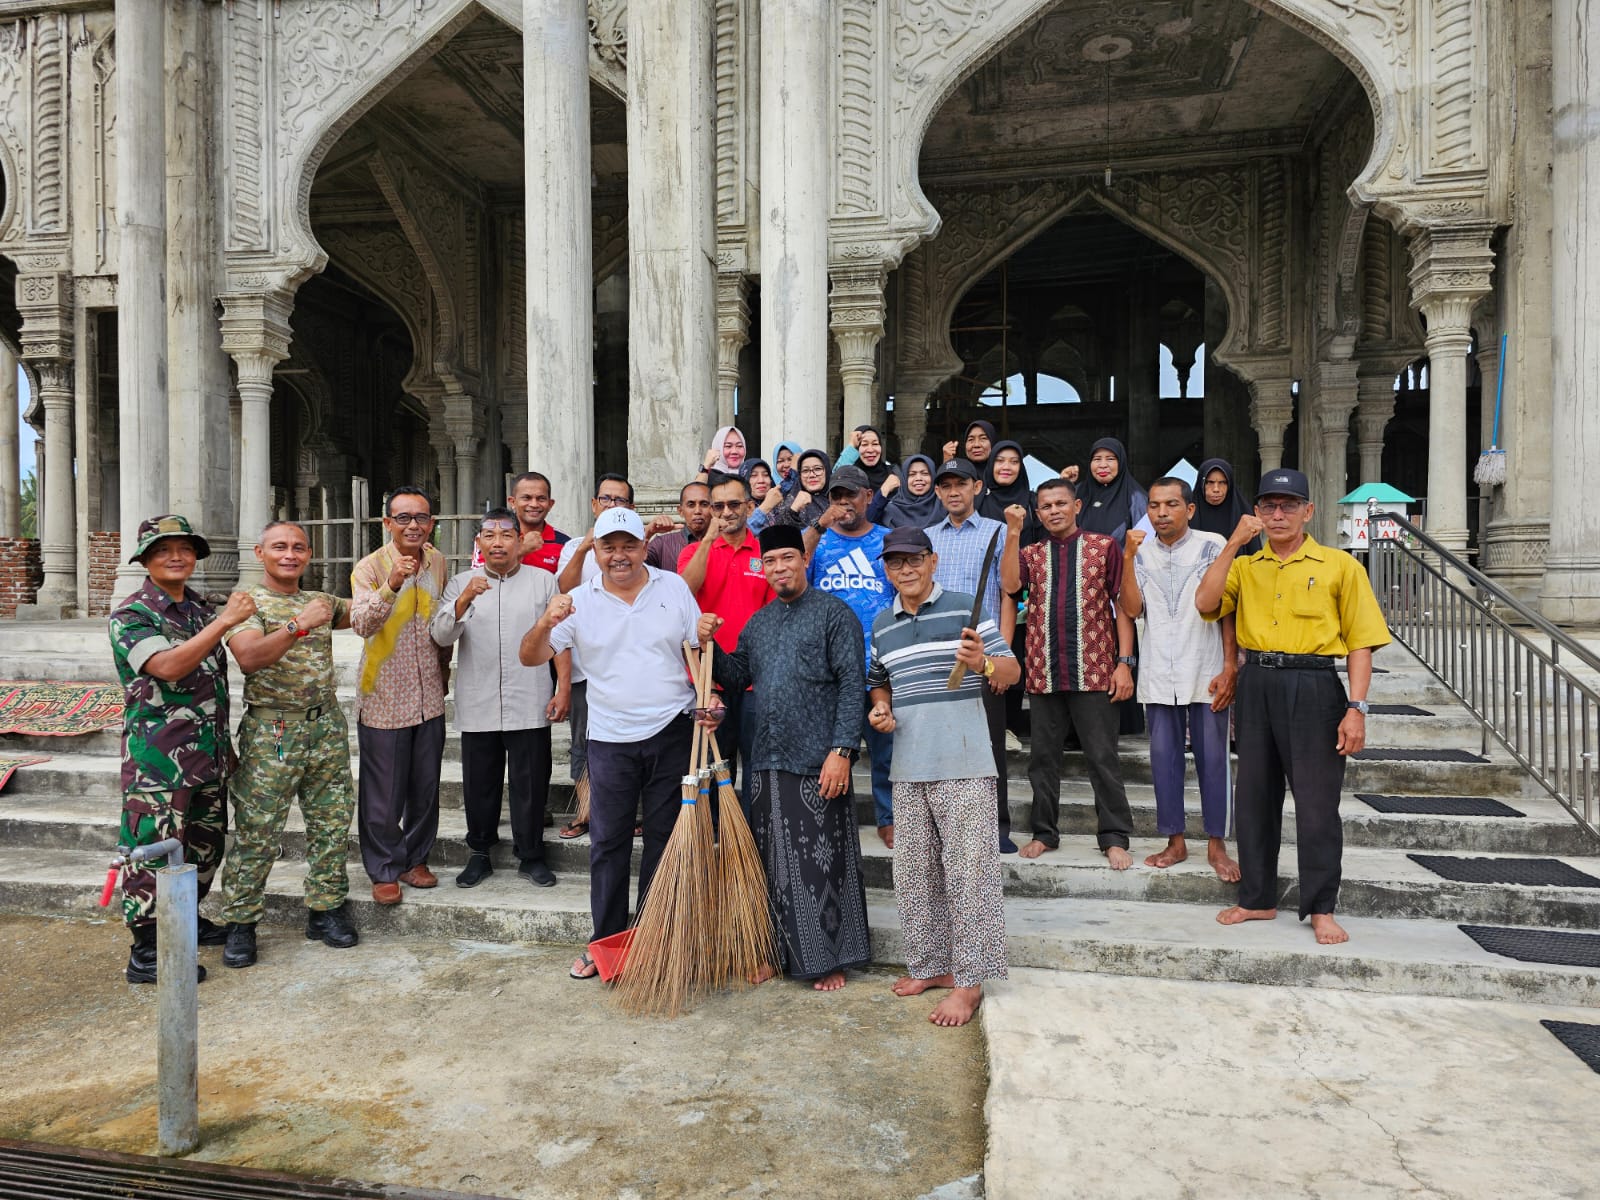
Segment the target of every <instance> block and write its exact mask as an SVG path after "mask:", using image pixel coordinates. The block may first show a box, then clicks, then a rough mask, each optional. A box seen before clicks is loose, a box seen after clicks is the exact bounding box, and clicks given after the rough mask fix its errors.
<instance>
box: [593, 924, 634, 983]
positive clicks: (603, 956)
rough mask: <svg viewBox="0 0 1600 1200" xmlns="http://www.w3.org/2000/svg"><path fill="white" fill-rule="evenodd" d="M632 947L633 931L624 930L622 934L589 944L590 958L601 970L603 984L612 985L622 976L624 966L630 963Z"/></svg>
mask: <svg viewBox="0 0 1600 1200" xmlns="http://www.w3.org/2000/svg"><path fill="white" fill-rule="evenodd" d="M632 945H633V930H632V929H624V930H623V931H622V932H621V933H613V934H611V935H610V936H609V937H603V938H599V939H598V940H596V941H593V942H590V943H589V957H590V958H592V959H594V965H595V966H597V967H599V968H600V979H601V982H603V983H610V982H611V981H612V980H614V979H615V978H616V977H617V976H618V975H621V974H622V967H623V964H624V963H626V962H627V961H628V948H629V947H630V946H632Z"/></svg>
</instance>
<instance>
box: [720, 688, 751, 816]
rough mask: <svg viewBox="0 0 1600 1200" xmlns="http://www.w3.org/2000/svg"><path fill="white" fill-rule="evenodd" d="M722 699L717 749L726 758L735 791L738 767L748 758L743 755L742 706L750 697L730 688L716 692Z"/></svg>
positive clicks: (746, 693) (748, 694)
mask: <svg viewBox="0 0 1600 1200" xmlns="http://www.w3.org/2000/svg"><path fill="white" fill-rule="evenodd" d="M717 695H718V696H719V697H720V698H721V700H722V705H723V708H724V709H725V710H726V711H724V713H723V714H722V723H721V724H720V725H718V726H717V749H718V750H720V751H722V757H723V758H725V759H727V760H728V778H729V779H730V780H731V781H732V782H733V786H734V789H735V792H736V793H737V789H738V787H739V767H740V766H741V765H742V764H744V763H747V762H748V761H749V759H748V758H747V757H746V755H745V750H744V739H743V736H742V730H743V727H744V706H745V704H746V702H747V701H748V700H749V699H750V693H749V692H736V691H733V690H732V689H729V690H728V691H723V692H718V693H717Z"/></svg>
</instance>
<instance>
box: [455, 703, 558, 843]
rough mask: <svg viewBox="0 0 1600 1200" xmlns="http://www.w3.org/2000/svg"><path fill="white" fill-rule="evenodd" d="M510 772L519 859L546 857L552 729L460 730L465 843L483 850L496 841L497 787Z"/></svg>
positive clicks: (513, 829)
mask: <svg viewBox="0 0 1600 1200" xmlns="http://www.w3.org/2000/svg"><path fill="white" fill-rule="evenodd" d="M508 768H509V773H510V776H511V789H510V793H509V795H510V801H511V845H512V847H513V848H514V849H515V850H516V854H517V858H518V859H519V860H520V861H522V862H535V861H542V860H543V859H544V809H545V803H546V801H548V800H549V798H550V729H549V726H546V727H545V728H543V729H497V730H490V731H487V732H484V733H463V734H462V735H461V792H462V801H461V803H462V807H463V808H465V809H466V816H467V849H469V850H472V851H475V852H477V853H479V854H487V853H488V852H489V850H490V848H491V847H493V846H494V845H495V844H497V843H498V842H499V841H500V793H501V789H502V787H503V786H504V785H505V782H506V775H507V770H508Z"/></svg>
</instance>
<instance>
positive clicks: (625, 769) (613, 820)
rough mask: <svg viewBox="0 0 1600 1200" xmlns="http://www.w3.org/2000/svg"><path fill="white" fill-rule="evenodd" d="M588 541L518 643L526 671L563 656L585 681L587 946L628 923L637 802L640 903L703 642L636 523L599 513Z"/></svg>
mask: <svg viewBox="0 0 1600 1200" xmlns="http://www.w3.org/2000/svg"><path fill="white" fill-rule="evenodd" d="M592 536H593V539H594V553H595V558H596V561H597V562H598V565H599V568H600V569H599V572H598V573H597V574H596V575H595V576H594V578H593V579H591V580H589V581H588V582H587V583H584V584H582V585H580V586H579V587H577V588H576V589H574V590H573V591H572V592H571V593H570V594H568V595H559V596H556V597H554V598H553V599H551V601H550V604H549V606H548V607H547V608H546V609H545V611H544V615H543V616H541V617H540V618H539V620H538V621H537V622H535V623H534V626H533V628H532V629H530V630H528V633H527V635H526V636H525V637H524V638H523V639H522V647H521V658H522V662H523V663H524V665H526V666H538V665H540V664H541V663H546V662H549V661H550V659H551V658H552V657H553V656H554V655H556V654H559V653H561V651H563V650H571V651H573V652H574V656H575V657H577V658H581V659H582V660H583V669H584V673H585V674H586V675H587V676H588V680H589V682H588V692H589V909H590V913H591V914H592V916H593V918H594V934H593V937H592V938H591V939H590V940H595V939H598V938H603V937H608V936H610V935H611V934H613V933H621V932H622V931H623V930H624V929H626V928H627V927H628V865H629V860H630V859H631V857H632V855H633V828H634V813H635V812H637V811H638V809H639V806H640V804H641V803H642V804H643V807H644V855H643V858H642V859H641V860H640V863H639V904H640V905H643V903H644V897H645V894H646V893H647V892H648V891H649V890H650V880H651V877H652V876H653V875H654V874H655V870H656V865H657V864H658V863H659V862H660V861H661V852H662V850H664V849H665V848H666V844H667V839H668V838H669V837H670V836H671V835H672V827H673V825H674V823H675V822H676V821H677V816H678V806H679V804H680V802H681V794H680V792H679V784H680V782H681V780H682V778H683V773H684V771H685V770H686V769H687V768H688V765H689V740H690V734H691V731H692V729H693V725H692V723H691V722H692V716H691V714H692V711H693V709H694V688H693V687H692V686H691V685H690V683H689V675H688V672H687V671H686V670H685V669H684V662H683V643H684V642H689V643H690V644H691V645H696V646H698V645H699V644H700V640H699V638H698V637H697V636H696V634H695V627H696V625H697V624H698V623H699V620H700V606H699V605H698V604H696V603H695V600H694V594H693V593H692V592H690V591H689V586H688V585H687V584H686V583H684V582H683V580H681V579H679V578H678V577H677V576H676V575H674V574H672V573H671V572H670V571H661V570H658V569H657V568H655V567H651V566H648V565H646V563H645V555H646V553H647V547H646V544H645V529H644V522H643V521H641V520H640V519H639V514H638V513H636V512H634V511H633V510H632V509H631V508H620V507H618V508H611V509H609V510H607V511H606V512H603V513H601V514H600V516H599V519H597V520H596V521H595V524H594V533H593V535H592ZM571 973H572V976H573V978H574V979H588V978H590V977H591V976H593V975H595V974H596V968H595V965H594V960H593V959H591V958H590V957H589V954H588V952H587V951H585V952H584V953H583V954H581V955H579V957H578V960H577V961H576V962H575V963H573V965H572V972H571Z"/></svg>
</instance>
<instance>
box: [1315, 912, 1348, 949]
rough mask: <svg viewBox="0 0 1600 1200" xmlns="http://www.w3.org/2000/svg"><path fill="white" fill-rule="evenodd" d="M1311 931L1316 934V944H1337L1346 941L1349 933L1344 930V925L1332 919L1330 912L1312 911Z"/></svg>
mask: <svg viewBox="0 0 1600 1200" xmlns="http://www.w3.org/2000/svg"><path fill="white" fill-rule="evenodd" d="M1311 931H1312V932H1313V933H1315V934H1316V935H1317V945H1319V946H1337V945H1338V944H1339V943H1340V942H1348V941H1349V940H1350V935H1349V934H1348V933H1346V932H1345V931H1344V926H1343V925H1341V924H1339V922H1337V921H1335V920H1334V919H1333V914H1332V913H1312V914H1311Z"/></svg>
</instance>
